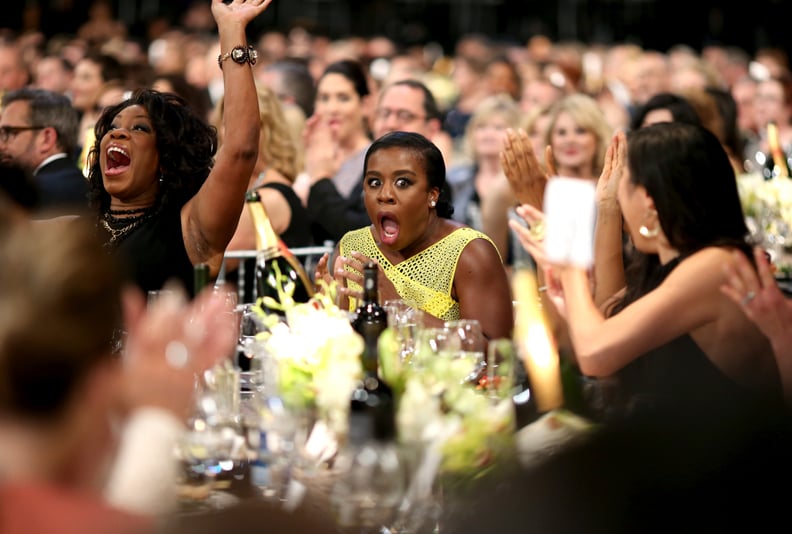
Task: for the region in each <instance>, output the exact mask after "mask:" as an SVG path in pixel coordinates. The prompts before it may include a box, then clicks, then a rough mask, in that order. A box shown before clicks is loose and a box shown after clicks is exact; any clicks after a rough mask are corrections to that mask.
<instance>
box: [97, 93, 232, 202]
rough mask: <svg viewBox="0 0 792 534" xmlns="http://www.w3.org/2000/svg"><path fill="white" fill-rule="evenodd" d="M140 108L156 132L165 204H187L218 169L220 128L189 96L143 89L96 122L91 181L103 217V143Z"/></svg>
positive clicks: (109, 109)
mask: <svg viewBox="0 0 792 534" xmlns="http://www.w3.org/2000/svg"><path fill="white" fill-rule="evenodd" d="M134 105H138V106H141V107H142V108H144V109H145V110H146V112H147V113H148V115H149V119H150V120H151V123H152V125H153V127H154V131H155V133H156V137H157V140H156V146H157V152H158V153H159V170H160V173H161V176H160V178H162V185H161V187H160V197H159V202H160V203H164V202H175V203H176V204H177V205H183V204H184V203H185V202H187V201H188V200H189V199H190V198H192V197H193V196H194V195H195V194H196V193H197V192H198V190H199V189H200V188H201V186H202V185H203V183H204V181H206V177H207V176H209V171H210V170H211V168H212V166H213V165H214V155H215V151H216V150H217V131H216V130H215V128H214V127H213V126H210V125H209V124H207V122H206V121H205V120H204V119H203V118H201V117H199V116H198V115H197V114H196V113H195V112H194V111H192V109H191V108H190V106H189V105H188V104H187V101H186V100H185V99H184V98H182V97H180V96H178V95H175V94H172V93H160V92H159V91H154V90H152V89H139V90H137V91H135V93H133V95H132V96H131V97H130V98H129V99H128V100H125V101H123V102H121V103H119V104H116V105H114V106H110V107H108V108H107V109H105V110H104V112H103V113H102V115H101V116H100V117H99V120H98V121H97V122H96V127H95V129H94V132H95V134H96V140H95V141H94V145H93V147H92V148H91V152H90V162H91V163H90V170H89V174H88V180H89V182H90V201H91V206H92V207H94V208H96V209H98V210H99V212H100V213H101V212H104V211H105V210H107V209H108V208H109V206H110V195H109V194H108V193H107V191H106V190H105V188H104V184H103V181H102V169H101V168H100V166H99V144H100V143H101V142H102V138H103V137H104V136H105V135H106V134H107V132H109V131H110V125H111V124H112V122H113V120H114V119H115V116H116V115H117V114H118V113H119V112H120V111H121V110H123V109H126V108H128V107H130V106H134Z"/></svg>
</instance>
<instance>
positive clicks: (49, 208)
mask: <svg viewBox="0 0 792 534" xmlns="http://www.w3.org/2000/svg"><path fill="white" fill-rule="evenodd" d="M34 181H35V183H36V187H37V188H38V196H39V201H38V204H37V205H36V215H42V214H46V215H47V216H54V215H84V214H85V213H86V212H88V180H87V179H86V178H85V176H83V173H82V172H81V171H80V169H79V168H78V167H77V164H76V163H74V161H72V160H71V159H69V158H59V159H56V160H54V161H51V162H49V163H47V164H46V165H45V166H44V167H42V168H41V169H39V171H38V173H36V175H35V177H34Z"/></svg>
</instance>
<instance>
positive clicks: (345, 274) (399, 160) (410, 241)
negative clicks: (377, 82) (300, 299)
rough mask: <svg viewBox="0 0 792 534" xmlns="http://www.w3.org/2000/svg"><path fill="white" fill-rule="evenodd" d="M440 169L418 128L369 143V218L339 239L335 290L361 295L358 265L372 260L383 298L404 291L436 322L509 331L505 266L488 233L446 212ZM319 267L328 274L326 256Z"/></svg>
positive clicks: (497, 333) (492, 333) (496, 333)
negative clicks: (463, 321)
mask: <svg viewBox="0 0 792 534" xmlns="http://www.w3.org/2000/svg"><path fill="white" fill-rule="evenodd" d="M445 176H446V172H445V164H444V162H443V155H442V154H441V153H440V150H439V149H438V148H437V147H436V146H435V145H434V144H432V142H431V141H429V140H428V139H426V138H425V137H423V136H422V135H420V134H416V133H407V132H392V133H389V134H386V135H384V136H382V137H380V138H379V139H377V140H376V141H375V142H374V143H373V144H372V145H371V147H370V148H369V150H368V152H367V153H366V159H365V164H364V171H363V187H364V201H365V204H366V210H367V211H368V215H369V217H370V218H371V221H372V224H371V225H370V226H366V227H364V228H361V229H358V230H353V231H351V232H348V233H347V234H345V235H344V236H343V237H342V239H341V242H340V243H339V246H338V249H339V252H340V256H339V257H338V258H337V260H336V262H335V264H334V265H335V270H334V275H335V276H336V279H337V280H339V281H340V283H341V285H342V288H341V290H340V291H341V293H342V295H344V296H351V297H360V295H361V282H362V280H363V275H362V271H363V265H364V263H365V262H367V261H368V260H369V259H373V260H374V261H376V262H377V264H378V265H379V267H380V270H381V272H382V273H383V274H384V276H380V277H379V282H380V287H379V294H380V299H381V300H382V301H385V300H388V299H396V298H402V299H404V300H407V301H408V302H411V303H412V304H413V305H414V306H416V307H417V308H420V309H421V310H423V311H425V312H427V313H428V314H429V315H431V316H432V317H434V318H435V321H436V322H438V323H439V322H442V321H447V320H453V319H460V318H462V319H477V320H478V321H479V322H480V323H481V328H482V331H483V333H484V335H485V336H487V337H488V338H490V339H494V338H500V337H509V336H510V335H511V328H512V324H513V315H512V301H511V291H510V288H509V283H508V279H507V277H506V270H505V268H504V266H503V263H502V262H501V259H500V256H499V255H498V251H497V250H496V248H495V246H494V245H493V244H492V241H491V240H490V239H489V238H488V237H487V236H485V235H484V234H482V233H480V232H477V231H476V230H473V229H472V228H470V227H468V226H465V225H463V224H461V223H458V222H455V221H452V220H451V219H450V216H451V212H452V208H451V205H450V204H449V202H448V199H445V198H443V197H441V195H440V192H441V191H442V189H443V185H444V183H445ZM319 268H320V272H319V275H325V276H327V272H326V271H327V257H324V258H323V259H322V261H320V265H319ZM351 304H352V306H354V303H351Z"/></svg>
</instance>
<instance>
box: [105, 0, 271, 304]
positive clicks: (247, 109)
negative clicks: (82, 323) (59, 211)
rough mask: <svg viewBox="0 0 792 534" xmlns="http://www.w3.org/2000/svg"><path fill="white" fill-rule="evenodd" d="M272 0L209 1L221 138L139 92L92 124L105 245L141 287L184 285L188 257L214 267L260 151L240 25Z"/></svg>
mask: <svg viewBox="0 0 792 534" xmlns="http://www.w3.org/2000/svg"><path fill="white" fill-rule="evenodd" d="M271 2H272V0H232V1H231V2H229V3H225V2H223V0H212V14H213V16H214V18H215V21H216V22H217V27H218V32H219V36H220V50H221V54H220V56H219V57H218V68H220V69H222V71H223V81H224V90H225V97H224V98H225V114H224V120H225V123H224V126H225V137H224V142H223V146H222V148H221V149H220V150H219V151H217V156H216V157H215V151H216V150H217V133H216V131H215V129H214V128H213V127H211V126H209V125H208V124H206V122H205V121H204V119H203V118H202V117H199V116H197V115H196V114H195V113H194V112H193V111H192V110H191V108H190V107H189V106H187V104H186V102H185V101H184V100H183V99H182V98H181V97H178V96H176V95H173V94H163V93H159V92H157V91H152V90H140V91H137V92H136V93H135V94H133V95H132V97H131V98H130V99H128V100H125V101H124V102H122V103H120V104H118V105H116V106H112V107H110V108H107V109H106V110H105V111H104V112H103V113H102V116H101V117H100V119H99V121H98V122H97V125H96V142H95V144H94V146H93V149H92V162H91V167H90V174H89V179H90V182H91V191H92V202H93V206H94V207H95V208H96V209H97V212H98V213H97V215H98V218H97V226H98V229H99V231H100V232H101V234H102V237H103V239H104V242H105V245H106V247H107V248H108V250H110V251H111V252H112V253H113V254H119V255H121V256H122V263H123V264H124V265H125V266H126V267H127V269H128V271H129V273H128V274H129V276H130V277H131V278H132V279H133V280H134V281H135V282H136V283H137V284H138V286H139V287H141V288H142V289H144V290H152V289H160V288H161V287H162V286H163V284H164V283H165V282H166V281H167V280H169V279H176V280H178V281H180V282H181V283H182V284H183V285H184V287H185V288H186V289H187V290H188V291H191V290H192V288H193V284H192V272H193V265H195V264H198V263H209V264H210V267H211V268H212V272H213V273H217V270H218V269H219V266H220V263H221V261H222V256H223V253H224V251H225V249H226V246H227V245H228V242H229V240H230V239H231V237H232V236H233V235H234V230H235V229H236V225H237V221H238V220H239V215H240V213H241V211H242V207H243V205H244V196H245V191H246V190H247V187H248V182H249V179H250V176H251V173H252V172H253V167H254V165H255V163H256V157H257V154H258V142H259V130H260V119H259V114H258V112H257V106H258V104H257V99H256V88H255V85H254V83H253V74H252V72H251V65H253V64H254V63H255V61H256V52H255V50H253V48H252V47H250V46H249V45H248V44H247V38H246V35H245V28H246V26H247V25H248V23H249V22H250V21H252V20H253V19H254V18H255V17H256V16H257V15H259V14H261V13H262V12H264V10H265V9H266V8H267V6H269V4H270V3H271Z"/></svg>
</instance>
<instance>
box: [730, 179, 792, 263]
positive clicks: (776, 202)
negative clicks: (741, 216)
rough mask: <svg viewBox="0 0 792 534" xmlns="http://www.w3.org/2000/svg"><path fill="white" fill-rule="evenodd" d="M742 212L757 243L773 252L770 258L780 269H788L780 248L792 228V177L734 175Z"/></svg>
mask: <svg viewBox="0 0 792 534" xmlns="http://www.w3.org/2000/svg"><path fill="white" fill-rule="evenodd" d="M737 188H738V191H739V193H740V201H741V203H742V207H743V212H744V213H745V217H746V221H747V223H748V228H749V230H750V231H751V233H752V235H753V237H754V239H755V241H756V243H757V244H761V245H762V246H764V247H766V248H767V249H768V250H769V251H770V252H771V254H773V255H774V258H773V261H774V262H775V263H776V266H777V267H778V268H780V269H787V268H788V267H789V266H787V265H784V264H783V261H782V258H781V252H782V251H783V250H784V249H785V248H788V247H789V246H790V244H792V243H790V242H789V230H790V228H792V180H790V179H787V178H773V179H770V180H765V179H764V177H763V176H761V175H759V174H744V175H741V176H739V177H738V178H737Z"/></svg>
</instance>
